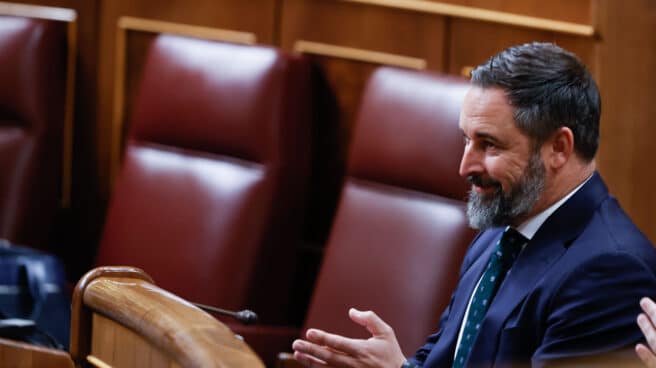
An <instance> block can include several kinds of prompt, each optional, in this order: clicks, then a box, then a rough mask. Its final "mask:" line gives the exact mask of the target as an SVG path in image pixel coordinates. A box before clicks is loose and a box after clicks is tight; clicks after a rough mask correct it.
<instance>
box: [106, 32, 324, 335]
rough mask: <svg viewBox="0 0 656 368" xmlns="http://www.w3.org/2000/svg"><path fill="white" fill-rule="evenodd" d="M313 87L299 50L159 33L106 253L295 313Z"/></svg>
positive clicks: (201, 295)
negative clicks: (291, 297)
mask: <svg viewBox="0 0 656 368" xmlns="http://www.w3.org/2000/svg"><path fill="white" fill-rule="evenodd" d="M308 88H309V68H308V65H307V64H306V63H305V62H304V61H303V60H301V59H299V58H298V57H291V56H287V55H285V54H282V53H281V52H279V51H277V50H274V49H271V48H266V47H255V46H242V45H232V44H226V43H219V42H212V41H206V40H198V39H191V38H183V37H177V36H171V35H160V36H158V37H157V38H156V39H155V41H153V44H152V46H151V49H150V51H149V55H148V57H147V61H146V63H145V66H144V74H143V77H142V81H141V86H140V90H139V92H138V97H137V100H136V103H135V104H134V106H135V107H134V113H133V116H132V118H131V128H130V133H129V141H128V143H127V147H126V150H125V156H124V162H123V167H122V171H121V173H120V174H119V177H118V178H117V181H116V185H115V190H114V193H113V196H112V200H111V204H110V208H109V210H108V214H107V220H106V224H105V228H104V234H103V238H102V241H101V245H100V249H99V253H98V257H97V263H98V264H99V265H110V264H114V265H117V264H127V265H132V266H137V267H140V268H142V269H144V270H146V271H147V272H148V273H149V274H150V275H152V277H153V279H154V280H155V281H156V282H157V284H158V285H160V286H162V287H163V288H166V289H167V290H170V291H172V292H173V293H175V294H178V295H180V296H182V297H184V298H185V299H188V300H191V301H195V302H200V303H204V304H210V305H215V306H218V307H221V308H228V309H238V308H245V307H248V308H251V309H254V310H255V311H256V312H258V314H259V315H260V317H261V319H262V320H264V321H265V322H277V323H280V322H284V321H285V320H286V318H287V316H286V315H285V313H286V309H285V308H286V303H287V301H288V298H287V292H288V290H286V288H287V287H288V286H289V285H290V284H291V282H290V280H289V279H290V277H291V274H292V272H293V265H294V253H295V247H296V245H297V240H298V238H299V237H300V234H301V231H300V221H301V217H302V210H303V208H304V199H305V198H304V197H305V190H306V181H307V179H308V171H309V163H308V158H309V156H310V155H309V149H310V147H309V144H310V136H311V135H310V133H311V131H310V128H311V127H310V111H309V106H310V103H309V101H308V99H309V98H310V97H309V93H308Z"/></svg>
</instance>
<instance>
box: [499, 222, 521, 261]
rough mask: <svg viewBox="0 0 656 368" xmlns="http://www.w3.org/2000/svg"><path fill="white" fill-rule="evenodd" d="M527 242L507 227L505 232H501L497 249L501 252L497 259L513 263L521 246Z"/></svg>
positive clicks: (517, 232)
mask: <svg viewBox="0 0 656 368" xmlns="http://www.w3.org/2000/svg"><path fill="white" fill-rule="evenodd" d="M527 241H528V239H526V238H525V237H524V235H522V234H520V233H519V231H517V230H515V229H513V228H512V227H508V228H507V229H506V231H504V232H503V235H502V236H501V240H499V248H500V251H501V254H499V257H500V258H503V259H505V260H506V261H510V262H513V261H514V260H515V259H516V258H517V256H518V255H519V252H520V251H521V250H522V246H524V244H526V242H527Z"/></svg>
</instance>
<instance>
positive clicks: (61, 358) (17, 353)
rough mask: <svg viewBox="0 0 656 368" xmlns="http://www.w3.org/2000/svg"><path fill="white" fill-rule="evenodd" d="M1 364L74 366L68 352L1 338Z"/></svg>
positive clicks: (29, 367) (53, 367) (19, 367)
mask: <svg viewBox="0 0 656 368" xmlns="http://www.w3.org/2000/svg"><path fill="white" fill-rule="evenodd" d="M0 366H1V367H13V368H73V360H72V359H71V357H70V355H68V353H66V352H64V351H61V350H55V349H47V348H42V347H39V346H36V345H32V344H26V343H22V342H17V341H12V340H5V339H0Z"/></svg>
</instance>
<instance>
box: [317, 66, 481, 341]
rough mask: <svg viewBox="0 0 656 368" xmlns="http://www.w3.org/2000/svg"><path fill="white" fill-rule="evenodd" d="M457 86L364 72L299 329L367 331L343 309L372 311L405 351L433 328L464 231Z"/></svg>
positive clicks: (460, 86)
mask: <svg viewBox="0 0 656 368" xmlns="http://www.w3.org/2000/svg"><path fill="white" fill-rule="evenodd" d="M467 88H468V83H467V82H466V81H463V80H461V79H456V78H452V77H443V76H437V75H433V74H429V73H423V72H412V71H405V70H399V69H392V68H381V69H378V70H377V71H376V72H375V73H374V74H373V75H372V77H371V79H370V81H369V83H368V85H367V88H366V90H365V94H364V95H363V100H362V102H361V106H360V110H359V115H358V119H357V121H356V126H355V131H354V135H353V140H352V143H351V147H350V152H349V161H348V169H347V178H346V181H345V184H344V187H343V191H342V195H341V199H340V203H339V206H338V210H337V215H336V218H335V222H334V223H333V228H332V231H331V234H330V238H329V241H328V244H327V247H326V252H325V255H324V260H323V264H322V267H321V270H320V272H319V276H318V279H317V284H316V287H315V292H314V295H313V298H312V301H311V304H310V307H309V311H308V316H307V320H306V322H305V326H306V328H308V327H317V328H322V329H325V330H328V331H333V332H336V333H339V334H344V335H347V336H354V337H367V333H366V331H365V330H364V329H363V328H362V327H361V326H358V325H356V324H354V323H353V322H351V321H350V320H349V319H348V317H347V311H348V308H349V307H356V308H359V309H363V310H373V311H375V312H376V313H377V314H378V315H380V316H381V317H382V318H383V319H384V320H386V321H387V322H388V323H390V324H391V325H392V327H393V328H394V329H395V332H396V336H397V338H398V339H399V342H400V343H401V346H402V348H403V349H404V352H405V353H406V354H411V353H413V352H414V349H416V348H417V347H419V346H421V345H422V343H423V341H424V339H425V338H426V337H427V336H428V335H429V334H430V333H431V332H433V331H435V329H436V327H437V321H438V319H439V316H440V314H441V313H442V311H443V309H444V308H445V307H446V306H447V305H448V303H449V300H450V295H451V292H452V289H453V288H454V287H455V283H456V281H457V277H458V271H459V267H460V262H461V260H462V257H463V256H464V252H465V250H466V248H467V245H468V243H469V241H470V240H471V239H472V237H473V232H472V231H471V230H470V229H469V228H468V225H467V220H466V216H465V211H464V201H463V200H464V199H465V197H466V191H467V185H466V183H465V181H464V180H463V179H462V178H460V177H459V176H458V165H459V162H460V157H461V155H462V151H463V143H462V142H463V140H462V134H461V132H460V130H459V129H458V117H459V111H460V105H461V102H462V99H463V97H464V94H465V92H466V90H467Z"/></svg>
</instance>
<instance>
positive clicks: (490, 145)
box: [483, 141, 497, 149]
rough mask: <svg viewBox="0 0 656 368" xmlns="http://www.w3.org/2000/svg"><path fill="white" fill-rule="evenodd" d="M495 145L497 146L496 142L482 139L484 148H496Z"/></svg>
mask: <svg viewBox="0 0 656 368" xmlns="http://www.w3.org/2000/svg"><path fill="white" fill-rule="evenodd" d="M496 146H497V145H496V144H494V143H492V142H490V141H483V147H484V148H485V149H488V148H496Z"/></svg>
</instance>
